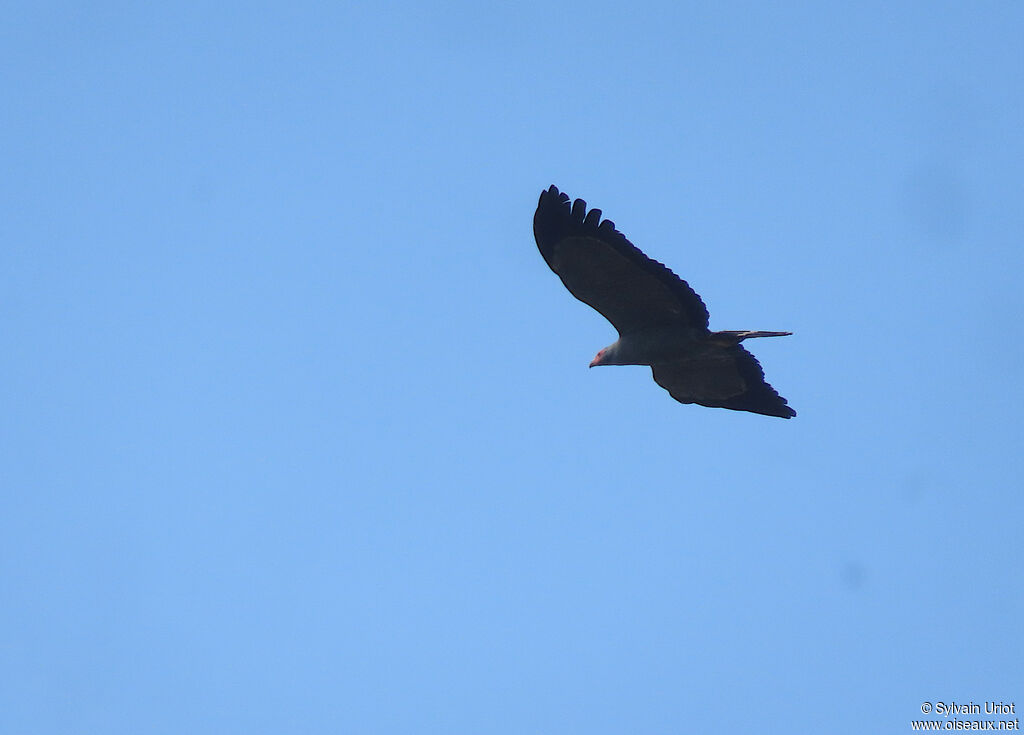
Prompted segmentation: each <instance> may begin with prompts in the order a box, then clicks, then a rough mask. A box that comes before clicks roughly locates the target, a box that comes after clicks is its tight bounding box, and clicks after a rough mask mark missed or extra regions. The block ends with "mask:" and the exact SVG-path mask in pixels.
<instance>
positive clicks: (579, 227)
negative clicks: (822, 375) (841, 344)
mask: <svg viewBox="0 0 1024 735" xmlns="http://www.w3.org/2000/svg"><path fill="white" fill-rule="evenodd" d="M533 234H534V237H535V238H536V239H537V247H538V248H540V254H541V255H543V256H544V260H545V261H547V264H548V265H549V266H550V267H551V270H553V271H554V272H555V274H556V275H557V276H558V277H559V278H561V279H562V283H564V284H565V287H566V288H567V289H569V293H571V294H572V295H573V296H575V297H576V298H577V299H579V300H580V301H582V302H583V303H585V304H587V305H588V306H591V307H593V308H594V309H597V310H598V311H599V312H601V314H603V315H604V317H605V318H606V319H607V320H608V321H610V322H611V323H612V326H613V327H615V329H616V330H617V331H618V333H619V339H618V341H616V342H615V343H613V344H611V345H609V346H608V347H605V348H604V349H603V350H601V351H600V352H598V353H597V356H596V357H595V358H594V359H593V361H592V362H591V363H590V367H594V366H596V365H650V366H651V370H652V372H653V373H654V382H656V383H657V384H658V385H660V386H661V387H662V388H664V389H665V390H667V391H668V392H669V394H670V395H671V396H672V397H673V398H675V399H676V400H677V401H679V402H680V403H698V404H700V405H701V406H710V407H714V408H731V409H733V410H734V411H750V412H752V413H760V414H764V415H766V416H778V417H780V418H784V419H788V418H792V417H793V416H796V411H794V410H793V409H792V408H790V407H789V406H788V405H787V403H786V399H785V398H783V397H782V396H780V395H779V394H778V393H776V392H775V389H774V388H772V387H771V386H770V385H768V383H767V382H765V379H764V372H763V371H762V370H761V366H760V364H758V362H757V360H755V359H754V356H753V355H751V354H750V353H749V352H747V351H746V350H745V349H743V347H742V346H741V345H740V342H742V341H743V340H745V339H750V338H752V337H783V336H786V335H789V334H792V333H791V332H754V331H731V332H712V331H710V330H709V329H708V310H707V307H706V306H704V302H703V301H701V299H700V296H698V295H697V294H696V293H695V292H694V291H693V289H692V288H690V286H689V285H688V284H687V283H686V281H684V280H682V279H681V278H679V276H677V275H676V274H674V273H673V272H672V271H670V270H669V269H668V268H666V267H665V266H664V265H662V264H661V263H659V262H657V261H655V260H651V259H650V258H648V257H647V256H646V255H644V254H643V253H642V252H640V250H639V249H638V248H637V247H636V246H634V245H633V244H632V243H631V242H630V241H629V240H627V239H626V238H625V236H624V235H623V234H622V233H621V232H619V231H618V230H616V229H615V223H613V222H612V221H610V220H607V219H606V220H604V221H602V220H601V210H600V209H591V210H590V211H587V203H586V202H585V201H583V200H582V199H577V200H576V201H575V202H572V203H571V204H570V202H569V197H568V195H566V194H564V193H562V192H560V191H559V190H558V188H557V187H555V186H554V185H552V186H551V188H550V189H547V190H546V191H544V192H541V195H540V202H539V203H538V204H537V212H536V214H534V216H533Z"/></svg>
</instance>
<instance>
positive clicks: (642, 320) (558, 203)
mask: <svg viewBox="0 0 1024 735" xmlns="http://www.w3.org/2000/svg"><path fill="white" fill-rule="evenodd" d="M533 234H534V237H536V239H537V247H538V248H540V253H541V255H543V256H544V260H545V261H547V264H548V265H549V266H550V267H551V270H553V271H554V272H555V273H556V274H557V275H558V277H559V278H561V279H562V283H564V284H565V287H566V288H568V289H569V292H570V293H572V295H573V296H575V297H576V298H578V299H579V300H580V301H582V302H583V303H585V304H587V305H589V306H592V307H593V308H595V309H597V310H598V311H599V312H601V314H603V315H604V317H605V318H606V319H608V321H610V322H611V323H612V325H613V326H614V327H615V328H616V329H617V330H618V331H619V334H626V333H628V332H632V331H636V330H640V329H644V328H646V327H652V326H667V325H679V326H688V327H693V328H695V329H703V330H706V329H707V328H708V310H707V307H706V306H704V302H703V301H701V300H700V296H698V295H697V294H696V293H694V291H693V289H692V288H690V286H689V285H688V284H687V283H686V281H684V280H683V279H681V278H680V277H679V276H677V275H676V274H675V273H673V272H672V271H670V270H669V269H668V268H666V267H665V266H664V265H662V264H661V263H659V262H657V261H656V260H651V259H650V258H648V257H647V256H646V255H644V254H643V253H642V252H640V250H639V249H638V248H637V247H636V246H635V245H633V244H632V243H631V242H630V241H629V240H627V239H626V238H625V236H624V235H623V234H622V233H621V232H619V231H618V230H616V229H615V223H614V222H612V221H610V220H604V221H603V222H602V221H601V210H600V209H591V210H590V211H589V212H588V211H587V203H586V202H585V201H583V200H582V199H577V200H576V201H575V202H573V203H572V204H571V205H570V204H569V197H568V195H566V194H563V193H562V192H560V191H559V190H558V189H557V188H556V187H555V186H552V187H551V188H550V189H548V190H547V191H544V192H542V193H541V195H540V202H539V203H538V204H537V212H536V214H535V215H534V217H533Z"/></svg>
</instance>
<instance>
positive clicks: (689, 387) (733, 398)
mask: <svg viewBox="0 0 1024 735" xmlns="http://www.w3.org/2000/svg"><path fill="white" fill-rule="evenodd" d="M651 371H652V372H653V373H654V382H655V383H657V384H658V385H660V386H661V387H662V388H664V389H665V390H667V391H668V392H669V394H670V395H671V396H672V397H673V398H675V399H676V400H677V401H679V402H680V403H699V404H700V405H702V406H710V407H712V408H731V409H733V410H734V411H750V412H752V413H761V414H764V415H766V416H779V417H780V418H784V419H789V418H792V417H794V416H796V411H794V410H793V409H792V408H790V407H789V406H788V405H787V403H786V399H785V398H783V397H782V396H780V395H779V394H778V393H776V392H775V389H774V388H772V387H771V386H770V385H768V383H767V382H765V379H764V371H762V370H761V365H760V364H759V363H758V362H757V360H756V359H755V358H754V356H753V355H751V354H750V353H749V352H747V351H746V350H745V349H743V348H742V347H740V346H739V345H736V346H734V347H723V348H722V350H721V351H720V352H718V353H713V354H711V355H706V356H702V357H696V358H693V359H691V360H681V361H679V362H666V363H659V364H657V365H654V366H653V367H652V368H651Z"/></svg>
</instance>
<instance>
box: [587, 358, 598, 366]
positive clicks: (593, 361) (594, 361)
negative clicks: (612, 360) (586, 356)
mask: <svg viewBox="0 0 1024 735" xmlns="http://www.w3.org/2000/svg"><path fill="white" fill-rule="evenodd" d="M596 364H597V358H596V357H595V358H594V359H593V360H591V361H590V364H589V365H587V367H594V365H596Z"/></svg>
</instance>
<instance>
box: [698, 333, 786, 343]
mask: <svg viewBox="0 0 1024 735" xmlns="http://www.w3.org/2000/svg"><path fill="white" fill-rule="evenodd" d="M791 334H793V333H792V332H750V331H738V332H735V331H734V332H729V331H726V332H715V336H716V337H725V338H726V339H731V340H736V341H737V342H742V341H743V340H745V339H750V338H751V337H788V336H789V335H791Z"/></svg>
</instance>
